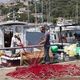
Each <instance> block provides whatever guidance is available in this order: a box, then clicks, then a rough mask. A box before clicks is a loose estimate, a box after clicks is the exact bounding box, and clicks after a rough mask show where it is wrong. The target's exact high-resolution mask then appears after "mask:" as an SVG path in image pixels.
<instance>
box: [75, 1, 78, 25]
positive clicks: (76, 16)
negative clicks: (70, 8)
mask: <svg viewBox="0 0 80 80" xmlns="http://www.w3.org/2000/svg"><path fill="white" fill-rule="evenodd" d="M78 8H79V7H78V0H77V1H76V12H75V18H76V24H78Z"/></svg>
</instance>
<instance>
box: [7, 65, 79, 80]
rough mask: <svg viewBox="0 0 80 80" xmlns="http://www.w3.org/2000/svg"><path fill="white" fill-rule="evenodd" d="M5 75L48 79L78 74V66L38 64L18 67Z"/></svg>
mask: <svg viewBox="0 0 80 80" xmlns="http://www.w3.org/2000/svg"><path fill="white" fill-rule="evenodd" d="M7 76H11V77H13V78H17V79H22V80H48V79H52V78H60V77H64V76H80V67H79V66H76V65H71V64H68V65H62V64H54V65H53V64H38V65H31V66H28V67H18V68H17V69H16V70H15V71H13V72H10V73H8V74H7Z"/></svg>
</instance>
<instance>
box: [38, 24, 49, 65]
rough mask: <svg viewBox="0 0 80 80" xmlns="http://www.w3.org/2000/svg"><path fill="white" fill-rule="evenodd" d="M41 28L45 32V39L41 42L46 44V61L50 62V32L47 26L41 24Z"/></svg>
mask: <svg viewBox="0 0 80 80" xmlns="http://www.w3.org/2000/svg"><path fill="white" fill-rule="evenodd" d="M40 30H41V32H42V33H44V36H43V40H42V41H41V42H40V43H39V44H43V45H44V63H46V64H48V63H50V57H49V48H50V32H49V29H48V27H47V26H41V27H40Z"/></svg>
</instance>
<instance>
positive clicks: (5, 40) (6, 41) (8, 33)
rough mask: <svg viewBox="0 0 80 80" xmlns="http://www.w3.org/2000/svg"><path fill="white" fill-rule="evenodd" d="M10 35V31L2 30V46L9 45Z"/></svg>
mask: <svg viewBox="0 0 80 80" xmlns="http://www.w3.org/2000/svg"><path fill="white" fill-rule="evenodd" d="M12 36H13V32H12V31H4V47H10V45H11V39H12Z"/></svg>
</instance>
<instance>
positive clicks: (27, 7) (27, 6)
mask: <svg viewBox="0 0 80 80" xmlns="http://www.w3.org/2000/svg"><path fill="white" fill-rule="evenodd" d="M27 9H28V22H29V1H28V6H27Z"/></svg>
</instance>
